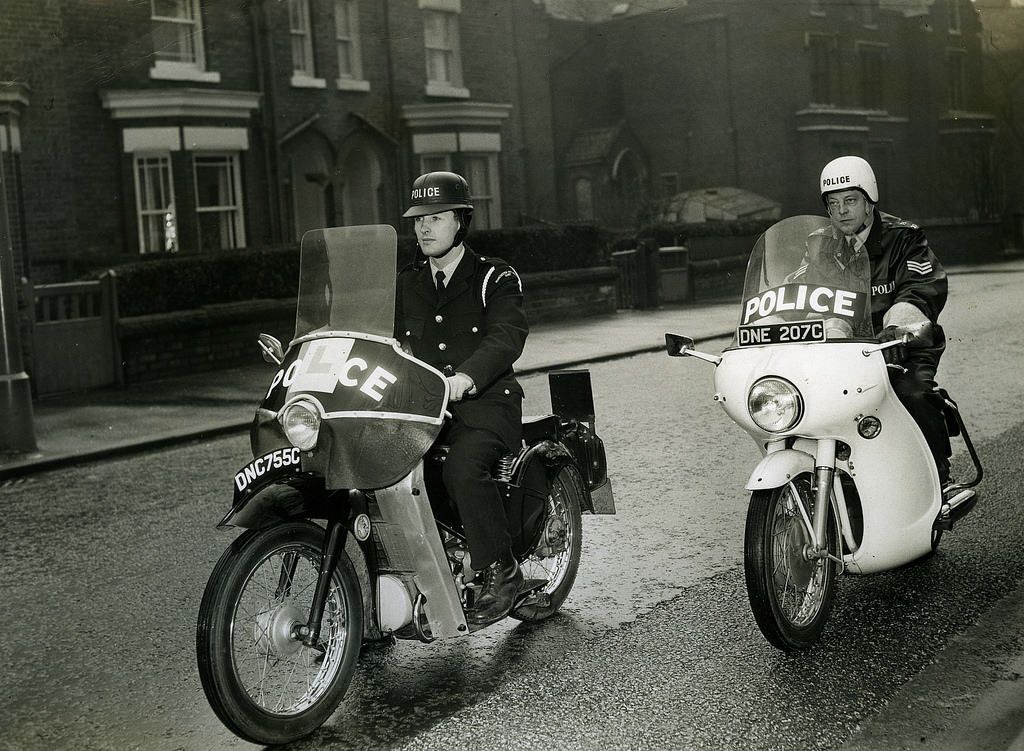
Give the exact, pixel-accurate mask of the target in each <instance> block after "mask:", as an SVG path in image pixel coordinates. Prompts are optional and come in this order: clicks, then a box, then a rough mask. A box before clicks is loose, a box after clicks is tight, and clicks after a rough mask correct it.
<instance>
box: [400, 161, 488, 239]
mask: <svg viewBox="0 0 1024 751" xmlns="http://www.w3.org/2000/svg"><path fill="white" fill-rule="evenodd" d="M442 211H454V212H455V216H456V218H458V220H459V231H458V233H456V235H455V240H454V242H453V247H454V246H455V245H458V244H459V243H460V242H462V238H463V237H465V236H466V232H467V230H468V229H469V223H470V222H471V221H473V200H472V199H471V198H470V196H469V183H467V182H466V178H464V177H463V176H462V175H457V174H455V173H454V172H428V173H426V174H425V175H420V176H419V177H417V178H416V180H415V181H414V182H413V184H412V193H411V195H410V203H409V208H408V209H406V211H405V213H404V214H402V217H403V218H412V217H417V216H427V215H428V214H440V213H441V212H442Z"/></svg>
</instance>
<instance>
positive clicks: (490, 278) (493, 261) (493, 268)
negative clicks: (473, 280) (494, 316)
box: [480, 256, 523, 308]
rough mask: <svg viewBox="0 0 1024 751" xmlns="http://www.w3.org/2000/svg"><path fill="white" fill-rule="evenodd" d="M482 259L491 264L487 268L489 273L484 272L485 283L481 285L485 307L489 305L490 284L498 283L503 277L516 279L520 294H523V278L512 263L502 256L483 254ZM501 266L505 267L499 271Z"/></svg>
mask: <svg viewBox="0 0 1024 751" xmlns="http://www.w3.org/2000/svg"><path fill="white" fill-rule="evenodd" d="M480 260H481V261H482V262H483V263H485V264H487V265H488V266H490V268H488V269H487V273H485V274H484V280H483V283H482V284H481V285H480V301H481V302H482V303H483V306H484V307H485V308H486V307H487V285H488V284H498V283H499V282H500V281H501V280H502V279H505V278H508V277H512V278H514V279H515V280H516V284H518V285H519V294H523V280H522V279H520V278H519V274H518V273H517V272H516V270H515V269H514V268H512V265H511V264H510V263H508V262H507V261H505V260H503V259H501V258H485V257H483V256H481V257H480ZM499 267H503V268H501V270H500V271H499V270H498V269H499ZM495 272H497V274H495Z"/></svg>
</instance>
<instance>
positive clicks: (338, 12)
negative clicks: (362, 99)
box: [334, 0, 370, 91]
mask: <svg viewBox="0 0 1024 751" xmlns="http://www.w3.org/2000/svg"><path fill="white" fill-rule="evenodd" d="M343 18H344V19H345V21H346V22H347V27H348V28H347V29H342V27H341V21H342V19H343ZM334 49H335V54H336V55H337V58H338V78H337V81H336V82H335V85H336V86H337V87H338V89H342V90H353V91H369V90H370V83H369V81H367V80H366V79H365V77H364V75H363V50H362V40H361V38H360V35H359V2H358V0H334ZM345 62H347V65H346V64H345ZM346 68H347V69H348V72H346Z"/></svg>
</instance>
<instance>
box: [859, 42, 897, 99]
mask: <svg viewBox="0 0 1024 751" xmlns="http://www.w3.org/2000/svg"><path fill="white" fill-rule="evenodd" d="M855 49H856V51H857V78H858V81H857V83H858V91H859V95H860V100H859V102H858V104H859V105H860V106H861V107H863V108H864V109H870V110H884V109H885V101H886V98H885V94H886V92H885V88H884V86H885V80H886V76H885V67H886V62H887V61H888V54H889V45H888V44H883V43H876V42H857V43H856V46H855ZM872 61H873V62H874V63H875V66H876V67H877V70H876V76H875V79H876V80H874V81H869V80H868V78H869V75H868V72H867V66H868V63H869V62H872ZM872 85H874V87H875V88H874V89H871V86H872ZM869 91H873V92H874V93H873V94H872V95H871V96H869V95H868V92H869Z"/></svg>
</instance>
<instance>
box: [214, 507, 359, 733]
mask: <svg viewBox="0 0 1024 751" xmlns="http://www.w3.org/2000/svg"><path fill="white" fill-rule="evenodd" d="M323 544H324V530H323V529H322V528H321V527H319V526H317V525H316V524H313V523H312V522H308V521H292V522H286V523H284V524H279V525H276V526H273V527H270V528H267V529H260V530H249V531H247V532H244V533H243V534H241V535H240V536H239V537H238V538H237V539H236V540H235V541H234V543H232V545H231V546H230V547H229V548H228V549H227V550H226V551H224V554H223V555H222V556H221V558H220V561H218V562H217V566H216V568H214V570H213V573H212V574H211V575H210V581H209V582H208V583H207V585H206V591H205V592H204V593H203V600H202V603H201V604H200V606H199V623H198V625H197V627H196V659H197V662H198V667H199V677H200V680H201V682H202V685H203V691H204V692H205V693H206V698H207V699H208V700H209V702H210V706H211V707H212V708H213V711H214V712H215V713H216V715H217V717H219V718H220V720H221V722H223V723H224V725H225V726H227V728H228V729H229V730H231V731H232V732H233V733H235V735H237V736H239V737H240V738H244V739H245V740H247V741H251V742H253V743H261V744H270V745H273V744H280V743H287V742H289V741H293V740H296V739H298V738H301V737H303V736H305V735H308V734H309V733H311V732H312V731H314V730H315V729H316V728H318V727H320V725H322V724H323V723H324V722H325V721H326V720H327V719H328V718H329V717H330V716H331V714H332V713H333V712H334V710H335V709H336V708H337V706H338V705H339V704H340V703H341V700H342V698H343V697H344V695H345V691H346V690H347V689H348V685H349V682H350V681H351V679H352V675H353V673H354V672H355V668H356V658H357V657H358V655H359V646H360V643H361V640H362V632H363V612H362V600H361V597H360V591H359V585H358V580H357V579H356V573H355V569H354V568H353V566H352V562H351V561H350V560H349V558H348V556H347V555H341V556H340V557H339V560H338V565H337V568H336V569H335V571H334V576H333V577H332V580H331V583H330V588H329V592H328V596H327V604H326V607H325V608H324V616H323V624H322V626H321V631H320V639H319V641H318V643H317V644H316V646H314V647H307V646H305V645H304V644H303V643H302V641H301V640H300V639H299V638H298V637H297V636H296V629H297V628H298V627H299V626H303V625H305V624H306V622H307V620H308V618H309V610H310V603H311V601H312V598H313V591H314V590H315V589H316V581H317V576H318V572H319V570H320V560H321V554H322V551H323Z"/></svg>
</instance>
